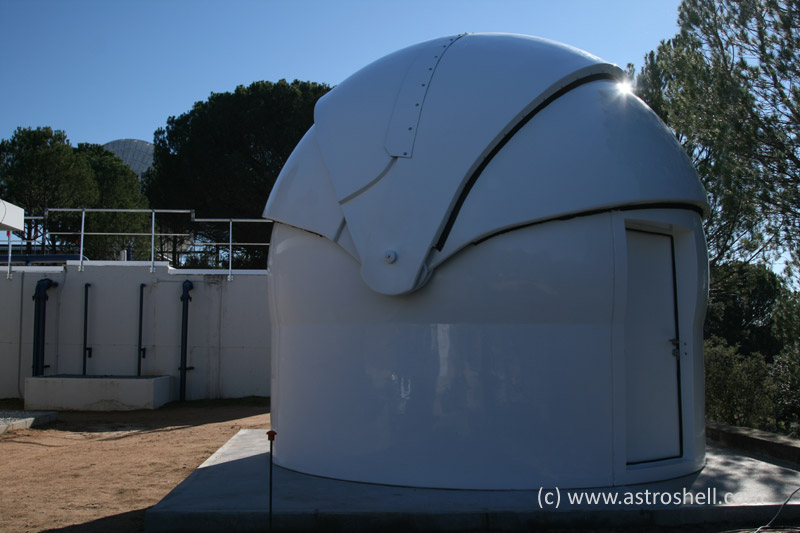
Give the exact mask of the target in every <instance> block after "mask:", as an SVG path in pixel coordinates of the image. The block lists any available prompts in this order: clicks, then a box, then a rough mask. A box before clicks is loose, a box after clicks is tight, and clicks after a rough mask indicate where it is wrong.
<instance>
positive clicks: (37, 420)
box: [0, 411, 58, 434]
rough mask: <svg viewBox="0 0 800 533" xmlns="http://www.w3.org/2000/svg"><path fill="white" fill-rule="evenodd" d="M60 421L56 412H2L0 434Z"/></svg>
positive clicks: (0, 413)
mask: <svg viewBox="0 0 800 533" xmlns="http://www.w3.org/2000/svg"><path fill="white" fill-rule="evenodd" d="M56 420H58V413H56V412H54V411H0V434H2V433H5V432H6V431H13V430H15V429H27V428H29V427H33V426H41V425H44V424H48V423H50V422H55V421H56Z"/></svg>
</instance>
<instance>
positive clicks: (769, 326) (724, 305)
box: [704, 261, 789, 362]
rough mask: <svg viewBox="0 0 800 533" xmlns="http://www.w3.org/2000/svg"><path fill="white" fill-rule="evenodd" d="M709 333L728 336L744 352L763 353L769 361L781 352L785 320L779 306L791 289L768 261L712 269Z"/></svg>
mask: <svg viewBox="0 0 800 533" xmlns="http://www.w3.org/2000/svg"><path fill="white" fill-rule="evenodd" d="M709 292H710V295H709V296H710V297H709V305H708V311H707V313H706V323H705V328H704V333H705V337H706V338H709V337H712V336H715V337H719V338H721V339H724V341H725V343H726V344H728V345H730V346H738V347H739V350H740V352H741V353H743V354H752V353H760V354H761V355H763V356H764V357H765V358H766V360H767V362H771V361H772V359H773V358H774V357H775V356H776V355H778V353H780V351H781V349H782V347H783V341H784V339H783V337H782V336H781V331H780V329H779V328H780V326H781V325H783V321H782V320H781V319H780V317H779V316H778V309H779V308H780V307H781V306H782V305H785V304H784V302H783V300H784V299H785V298H787V297H788V296H789V293H788V291H787V289H786V287H785V286H784V284H783V283H782V282H781V279H780V278H779V277H778V275H777V274H775V273H774V272H773V271H772V270H770V269H769V268H768V267H766V266H764V265H752V264H748V263H744V262H741V261H732V262H730V263H725V264H723V265H719V266H717V268H715V269H714V270H713V271H712V280H711V287H710V291H709Z"/></svg>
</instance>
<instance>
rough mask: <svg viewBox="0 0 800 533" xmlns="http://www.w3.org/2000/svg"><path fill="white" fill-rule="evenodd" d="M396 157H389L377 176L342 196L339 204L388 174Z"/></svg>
mask: <svg viewBox="0 0 800 533" xmlns="http://www.w3.org/2000/svg"><path fill="white" fill-rule="evenodd" d="M397 159H398V158H396V157H392V158H391V159H390V161H389V162H388V163H387V164H386V167H384V169H383V170H381V172H380V174H378V175H377V176H375V177H374V178H372V179H371V180H370V181H369V183H367V184H366V185H364V186H362V187H361V188H360V189H357V190H356V191H354V192H351V193H350V194H348V195H347V196H345V197H344V198H342V199H341V200H339V205H344V204H346V203H347V202H349V201H350V200H352V199H353V198H355V197H356V196H358V195H360V194H362V193H363V192H365V191H366V190H367V189H369V188H370V187H372V186H373V185H375V184H376V183H378V182H379V181H381V180H382V179H383V178H384V177H386V174H388V173H389V171H390V170H392V167H393V166H394V164H395V163H397ZM345 218H347V217H345Z"/></svg>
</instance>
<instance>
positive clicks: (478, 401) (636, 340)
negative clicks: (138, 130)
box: [264, 34, 708, 489]
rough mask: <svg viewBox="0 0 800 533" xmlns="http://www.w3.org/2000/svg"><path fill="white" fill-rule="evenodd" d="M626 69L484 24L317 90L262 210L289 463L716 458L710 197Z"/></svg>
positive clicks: (445, 467) (494, 471)
mask: <svg viewBox="0 0 800 533" xmlns="http://www.w3.org/2000/svg"><path fill="white" fill-rule="evenodd" d="M623 78H624V75H623V72H622V71H621V70H620V69H619V68H618V67H616V66H614V65H611V64H609V63H607V62H605V61H603V60H601V59H599V58H597V57H595V56H592V55H590V54H587V53H585V52H582V51H580V50H577V49H575V48H571V47H568V46H565V45H562V44H558V43H555V42H552V41H547V40H543V39H538V38H534V37H528V36H520V35H506V34H468V35H461V36H453V37H445V38H441V39H436V40H433V41H429V42H425V43H421V44H418V45H415V46H411V47H409V48H405V49H403V50H400V51H398V52H396V53H393V54H391V55H388V56H386V57H384V58H382V59H380V60H378V61H376V62H374V63H372V64H370V65H368V66H367V67H365V68H363V69H362V70H360V71H358V72H357V73H355V74H354V75H352V76H351V77H350V78H348V79H347V80H345V81H344V82H342V83H341V84H340V85H339V86H337V87H336V88H335V89H333V90H332V91H331V92H330V93H328V94H327V95H326V96H324V97H323V98H322V99H321V100H320V101H319V102H318V103H317V106H316V109H315V115H314V125H313V126H312V127H311V129H310V130H309V131H308V132H307V133H306V135H305V137H304V138H303V139H302V140H301V142H300V143H299V144H298V146H297V147H296V149H295V150H294V152H293V154H292V155H291V157H290V158H289V160H288V161H287V163H286V165H285V167H284V168H283V170H282V172H281V174H280V176H279V178H278V181H277V183H276V185H275V187H274V188H273V190H272V193H271V195H270V198H269V200H268V202H267V205H266V208H265V211H264V216H265V217H267V218H270V219H272V220H274V221H275V224H274V228H273V234H272V239H271V243H272V244H271V246H270V255H269V272H268V280H269V281H268V283H269V289H268V290H269V298H270V312H271V322H272V352H271V354H272V355H271V356H272V389H271V390H272V424H273V427H274V429H276V431H277V432H278V439H277V440H276V443H275V454H274V460H275V462H276V464H278V465H281V466H284V467H286V468H290V469H293V470H297V471H300V472H305V473H309V474H315V475H320V476H328V477H333V478H339V479H346V480H352V481H363V482H373V483H385V484H394V485H404V486H416V487H435V488H460V489H538V488H539V487H541V486H545V487H560V488H570V487H573V488H577V487H598V486H612V485H621V484H630V483H639V482H646V481H654V480H660V479H667V478H671V477H676V476H680V475H684V474H689V473H691V472H695V471H697V470H699V469H700V468H702V466H703V464H704V458H705V424H704V405H703V394H704V388H703V354H702V324H703V319H704V314H705V306H706V295H707V284H708V274H707V259H706V245H705V240H704V236H703V231H702V218H703V217H704V216H705V215H706V214H707V211H708V204H707V200H706V196H705V192H704V190H703V187H702V185H701V184H700V181H699V179H698V177H697V174H696V172H695V170H694V169H693V168H692V165H691V163H690V161H689V160H688V158H687V157H686V155H685V154H684V152H683V151H682V149H681V147H680V145H679V144H678V143H677V141H676V140H675V137H674V135H673V134H672V133H671V132H670V131H669V129H668V128H667V127H666V126H665V125H664V124H663V123H662V122H661V121H660V120H659V118H658V117H657V116H656V115H655V114H654V113H653V112H652V111H651V110H650V109H649V108H648V107H647V106H646V105H645V104H644V103H643V102H642V101H641V100H640V99H638V98H636V97H635V96H633V95H631V94H626V93H625V92H624V91H622V90H620V81H622V80H623Z"/></svg>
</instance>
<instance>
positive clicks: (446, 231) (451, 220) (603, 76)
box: [434, 72, 619, 252]
mask: <svg viewBox="0 0 800 533" xmlns="http://www.w3.org/2000/svg"><path fill="white" fill-rule="evenodd" d="M618 79H619V76H618V75H616V74H612V73H609V72H600V73H597V74H592V75H589V76H586V77H585V78H580V79H578V80H575V81H573V82H571V83H568V84H567V85H565V86H564V87H562V88H560V89H558V90H557V91H555V92H554V93H553V94H551V95H550V96H548V97H547V98H545V100H544V101H543V102H542V103H540V104H539V105H537V106H536V107H535V108H533V110H532V111H531V112H530V113H528V114H527V115H525V116H524V117H522V119H520V121H519V122H517V123H516V124H515V125H514V127H512V128H511V129H510V130H509V131H508V133H506V134H505V135H504V136H503V138H502V139H500V141H499V142H498V143H497V144H496V145H495V146H494V148H492V150H491V151H490V152H489V154H488V155H487V156H486V157H485V158H484V160H483V161H481V163H480V165H478V168H476V169H475V171H474V172H473V173H472V175H471V176H470V177H469V179H467V181H466V183H465V184H464V187H463V188H462V189H461V192H460V193H459V195H458V199H457V200H456V202H455V204H454V205H453V210H452V211H450V214H449V215H448V218H447V222H445V225H444V227H443V228H442V233H441V234H440V235H439V239H438V240H437V241H436V244H435V245H434V248H435V249H436V250H438V251H440V252H441V251H442V249H443V248H444V245H445V243H446V242H447V238H448V237H449V236H450V231H451V230H452V229H453V225H454V224H455V222H456V218H458V213H459V212H460V211H461V208H462V207H463V205H464V202H465V201H466V199H467V196H468V195H469V193H470V191H471V190H472V187H473V186H474V185H475V182H476V181H478V178H479V177H480V176H481V174H483V171H484V170H485V169H486V167H487V166H488V165H489V163H490V162H491V161H492V159H494V157H495V156H496V155H497V154H498V153H499V152H500V150H502V149H503V147H504V146H505V145H506V144H507V143H508V141H510V140H511V138H512V137H514V135H516V134H517V132H518V131H519V130H521V129H522V128H523V126H525V125H526V124H527V123H528V122H530V120H531V119H532V118H533V117H535V116H536V115H537V114H538V113H539V112H540V111H541V110H543V109H544V108H546V107H547V106H549V105H550V104H551V103H553V102H554V101H555V100H557V99H559V98H561V97H562V96H564V95H565V94H567V93H568V92H570V91H572V90H573V89H577V88H578V87H580V86H582V85H585V84H587V83H591V82H594V81H601V80H610V81H616V80H618Z"/></svg>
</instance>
